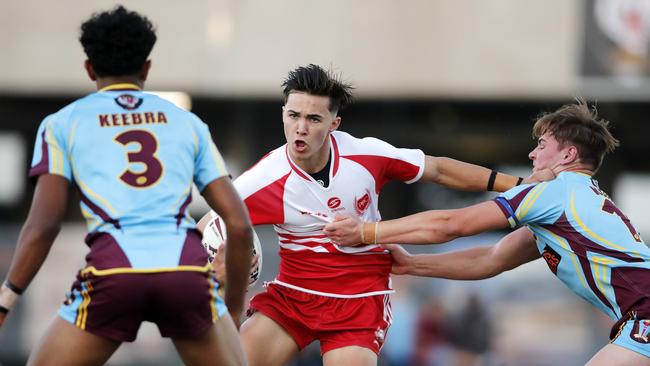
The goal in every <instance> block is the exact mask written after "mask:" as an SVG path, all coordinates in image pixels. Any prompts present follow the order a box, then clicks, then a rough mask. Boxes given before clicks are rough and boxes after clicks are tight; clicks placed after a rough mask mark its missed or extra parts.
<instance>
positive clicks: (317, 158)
mask: <svg viewBox="0 0 650 366" xmlns="http://www.w3.org/2000/svg"><path fill="white" fill-rule="evenodd" d="M289 155H291V159H292V160H293V161H294V162H295V163H296V165H298V166H299V167H300V169H302V170H304V171H305V172H307V173H309V174H312V173H318V172H320V171H321V170H323V168H325V165H327V162H328V161H329V159H330V142H329V138H328V139H327V141H326V143H325V144H323V147H322V149H321V151H319V152H318V153H317V154H316V155H314V156H313V157H312V158H311V159H309V160H298V159H296V158H295V157H294V156H293V155H292V154H291V150H290V151H289Z"/></svg>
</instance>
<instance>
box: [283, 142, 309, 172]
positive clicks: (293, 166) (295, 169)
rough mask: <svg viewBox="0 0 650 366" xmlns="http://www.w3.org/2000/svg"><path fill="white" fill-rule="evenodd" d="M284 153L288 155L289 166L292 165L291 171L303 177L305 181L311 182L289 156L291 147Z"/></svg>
mask: <svg viewBox="0 0 650 366" xmlns="http://www.w3.org/2000/svg"><path fill="white" fill-rule="evenodd" d="M284 153H285V154H286V155H287V161H288V162H289V165H291V169H293V171H294V172H296V174H298V176H299V177H301V178H302V179H304V180H309V178H307V176H306V175H304V174H303V173H302V172H301V171H300V169H298V167H297V166H295V165H294V164H293V161H291V157H290V156H289V145H287V147H286V148H285V149H284Z"/></svg>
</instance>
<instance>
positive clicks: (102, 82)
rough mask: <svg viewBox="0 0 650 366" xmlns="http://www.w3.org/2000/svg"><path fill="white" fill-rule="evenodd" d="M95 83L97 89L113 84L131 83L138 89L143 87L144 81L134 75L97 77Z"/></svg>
mask: <svg viewBox="0 0 650 366" xmlns="http://www.w3.org/2000/svg"><path fill="white" fill-rule="evenodd" d="M95 84H96V85H97V90H102V89H104V88H105V87H107V86H110V85H115V84H133V85H136V86H137V87H138V88H140V89H142V88H143V87H144V81H143V80H139V79H138V78H134V77H112V76H106V77H101V78H99V77H98V78H97V80H95Z"/></svg>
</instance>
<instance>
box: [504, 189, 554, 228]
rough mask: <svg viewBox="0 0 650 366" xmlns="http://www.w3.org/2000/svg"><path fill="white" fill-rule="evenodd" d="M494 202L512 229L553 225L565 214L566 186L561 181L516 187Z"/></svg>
mask: <svg viewBox="0 0 650 366" xmlns="http://www.w3.org/2000/svg"><path fill="white" fill-rule="evenodd" d="M494 201H495V202H496V203H497V204H498V205H499V208H501V211H503V213H504V215H505V216H506V218H507V219H508V221H509V222H510V226H511V227H513V228H514V227H518V226H521V225H526V224H537V225H546V224H552V223H554V222H555V221H557V219H558V218H559V217H560V216H562V214H563V213H564V206H565V201H566V189H565V184H564V183H563V182H562V181H559V180H553V181H549V182H542V183H538V184H527V185H521V186H517V187H514V188H512V189H510V190H508V191H506V192H504V193H502V194H500V195H499V196H497V197H496V198H495V199H494Z"/></svg>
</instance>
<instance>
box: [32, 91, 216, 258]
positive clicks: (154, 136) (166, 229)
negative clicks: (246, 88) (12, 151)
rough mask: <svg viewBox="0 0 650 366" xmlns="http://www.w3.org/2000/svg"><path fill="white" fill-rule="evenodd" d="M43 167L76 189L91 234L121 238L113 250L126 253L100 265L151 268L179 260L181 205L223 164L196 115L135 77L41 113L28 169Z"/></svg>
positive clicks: (184, 217) (188, 221) (184, 223)
mask: <svg viewBox="0 0 650 366" xmlns="http://www.w3.org/2000/svg"><path fill="white" fill-rule="evenodd" d="M42 174H54V175H59V176H62V177H64V178H66V179H68V180H69V181H70V182H72V183H73V184H74V186H75V188H77V189H78V191H79V193H80V197H81V204H80V205H81V212H82V213H83V216H84V217H85V219H86V221H87V224H88V231H89V233H90V235H89V241H93V240H95V239H97V238H102V239H101V240H100V241H101V242H102V243H109V242H110V243H114V242H116V243H117V244H118V245H119V249H116V248H113V249H111V251H116V252H119V251H120V250H121V251H122V252H123V253H124V254H123V255H122V256H124V255H125V256H126V258H122V260H121V261H119V262H120V263H117V262H115V263H114V264H113V265H109V264H106V263H105V264H104V265H103V266H102V267H104V269H106V268H109V267H130V268H134V269H147V270H155V269H160V268H171V267H177V266H178V265H179V263H180V262H179V258H180V257H181V252H182V249H183V243H184V242H185V240H186V237H187V231H188V230H189V229H193V228H194V227H195V222H194V220H193V219H192V218H191V217H190V216H189V215H188V214H187V212H186V208H187V206H188V204H189V203H190V201H191V199H192V197H191V188H192V184H193V183H194V184H196V186H197V187H198V189H199V190H200V191H202V190H203V189H204V188H205V187H206V186H207V185H208V184H209V183H210V182H212V181H213V180H215V179H218V178H221V177H223V176H225V175H227V172H226V168H225V165H224V162H223V159H222V157H221V155H220V154H219V152H218V150H217V148H216V147H215V145H214V143H213V142H212V139H211V137H210V133H209V131H208V126H207V125H206V124H205V123H203V122H202V121H201V120H200V119H199V118H198V117H197V116H195V115H194V114H192V113H190V112H187V111H185V110H183V109H180V108H178V107H176V106H175V105H174V104H172V103H170V102H168V101H166V100H164V99H162V98H159V97H158V96H155V95H153V94H149V93H144V92H142V91H140V90H139V89H138V88H137V87H136V86H135V85H131V84H116V85H111V86H109V87H107V88H105V89H102V90H100V91H99V92H96V93H92V94H90V95H88V96H86V97H84V98H81V99H79V100H77V101H75V102H73V103H72V104H70V105H68V106H66V107H65V108H63V109H61V110H60V111H58V112H57V113H54V114H52V115H50V116H48V117H46V118H45V119H44V120H43V122H42V123H41V125H40V127H39V129H38V135H37V139H36V146H35V148H34V156H33V159H32V165H31V169H30V172H29V175H30V177H37V176H39V175H42ZM106 235H109V236H110V238H107V237H106ZM91 244H93V243H92V242H89V245H91ZM100 246H101V245H100ZM92 247H93V248H92V250H91V254H93V251H94V250H95V248H94V245H93V246H92ZM120 255H121V254H120ZM89 264H90V263H89Z"/></svg>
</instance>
